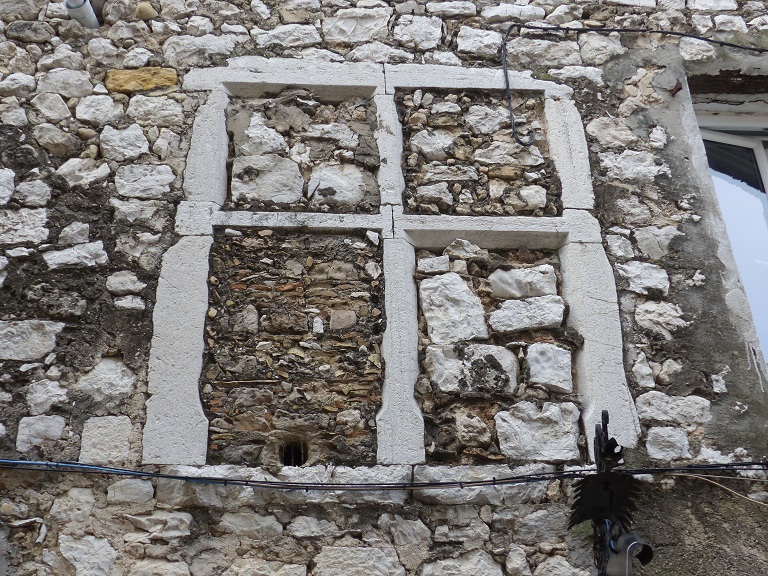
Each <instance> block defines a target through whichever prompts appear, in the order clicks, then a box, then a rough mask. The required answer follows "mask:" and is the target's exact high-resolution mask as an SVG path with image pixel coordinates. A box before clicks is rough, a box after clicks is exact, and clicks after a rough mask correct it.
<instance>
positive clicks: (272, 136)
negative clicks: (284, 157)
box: [235, 112, 288, 156]
mask: <svg viewBox="0 0 768 576" xmlns="http://www.w3.org/2000/svg"><path fill="white" fill-rule="evenodd" d="M266 122H267V118H266V117H265V116H264V114H262V113H261V112H257V113H255V114H253V115H251V120H250V124H249V125H248V128H246V129H245V130H244V131H243V136H244V137H245V139H244V140H242V141H239V139H238V138H237V137H236V138H235V146H236V147H237V151H238V153H239V154H241V155H243V156H261V155H262V154H277V153H280V152H287V151H288V143H287V142H286V141H285V138H283V136H282V134H280V133H279V132H278V131H277V130H275V129H274V128H269V127H268V126H267V124H266Z"/></svg>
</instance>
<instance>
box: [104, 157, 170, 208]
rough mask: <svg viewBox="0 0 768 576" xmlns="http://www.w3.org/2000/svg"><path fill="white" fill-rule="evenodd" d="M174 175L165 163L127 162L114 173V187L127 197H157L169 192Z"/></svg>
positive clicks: (145, 198)
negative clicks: (127, 163)
mask: <svg viewBox="0 0 768 576" xmlns="http://www.w3.org/2000/svg"><path fill="white" fill-rule="evenodd" d="M175 179H176V175H175V174H174V173H173V170H172V169H171V167H170V166H168V165H166V164H159V165H154V164H129V165H126V166H121V167H120V168H118V169H117V172H116V173H115V188H116V189H117V193H118V194H120V195H121V196H127V197H129V198H140V199H142V200H147V199H159V198H162V197H163V196H165V195H166V194H168V193H169V192H170V184H171V183H172V182H173V181H174V180H175Z"/></svg>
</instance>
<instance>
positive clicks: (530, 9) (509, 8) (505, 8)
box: [480, 4, 546, 23]
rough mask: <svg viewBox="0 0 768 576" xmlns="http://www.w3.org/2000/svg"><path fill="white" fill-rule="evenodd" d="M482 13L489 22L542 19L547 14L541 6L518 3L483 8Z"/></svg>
mask: <svg viewBox="0 0 768 576" xmlns="http://www.w3.org/2000/svg"><path fill="white" fill-rule="evenodd" d="M480 15H481V16H482V17H483V18H485V19H486V20H487V21H488V22H492V23H493V22H506V21H508V20H524V21H526V20H541V19H543V18H544V16H545V15H546V12H545V10H544V8H542V7H540V6H521V5H518V4H498V5H496V6H487V7H485V8H483V11H482V12H481V13H480Z"/></svg>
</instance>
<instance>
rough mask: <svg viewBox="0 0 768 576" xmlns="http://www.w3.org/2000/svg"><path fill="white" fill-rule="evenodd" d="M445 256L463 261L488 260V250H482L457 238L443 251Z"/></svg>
mask: <svg viewBox="0 0 768 576" xmlns="http://www.w3.org/2000/svg"><path fill="white" fill-rule="evenodd" d="M443 255H444V256H450V257H451V258H461V259H462V260H468V259H469V258H484V259H485V258H488V250H485V249H484V248H480V246H477V245H475V244H472V242H470V241H468V240H464V239H462V238H457V239H456V240H454V241H453V242H451V243H450V244H448V246H446V247H445V250H443Z"/></svg>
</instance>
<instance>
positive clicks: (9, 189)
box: [0, 168, 15, 206]
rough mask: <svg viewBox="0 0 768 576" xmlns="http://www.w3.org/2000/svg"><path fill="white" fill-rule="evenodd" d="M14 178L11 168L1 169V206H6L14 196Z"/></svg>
mask: <svg viewBox="0 0 768 576" xmlns="http://www.w3.org/2000/svg"><path fill="white" fill-rule="evenodd" d="M14 176H15V175H14V172H13V170H11V169H10V168H0V206H5V205H6V204H7V203H8V200H10V199H11V197H12V196H13V191H14V189H15V188H14V184H13V181H14Z"/></svg>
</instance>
